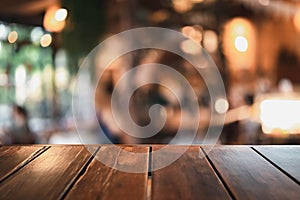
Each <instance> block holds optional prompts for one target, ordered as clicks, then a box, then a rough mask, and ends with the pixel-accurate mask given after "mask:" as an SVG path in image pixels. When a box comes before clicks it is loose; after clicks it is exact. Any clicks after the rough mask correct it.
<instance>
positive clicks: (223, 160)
mask: <svg viewBox="0 0 300 200" xmlns="http://www.w3.org/2000/svg"><path fill="white" fill-rule="evenodd" d="M204 149H206V148H204ZM208 157H209V159H210V160H211V161H212V162H213V164H214V166H215V168H216V169H217V170H218V172H219V173H220V175H221V176H222V178H223V180H224V182H225V183H226V184H227V186H228V188H229V189H230V190H231V192H232V194H233V196H234V197H235V198H237V199H299V197H300V187H299V185H298V184H296V183H295V182H294V181H293V180H291V179H290V178H289V177H287V176H286V175H285V174H283V173H282V172H281V171H280V170H278V169H277V168H275V167H274V166H273V165H272V164H270V163H269V162H268V161H266V160H265V159H264V158H263V157H261V156H260V155H259V154H257V153H256V152H255V151H254V150H252V149H251V148H249V147H245V146H218V147H215V148H213V149H212V150H211V151H210V152H209V154H208Z"/></svg>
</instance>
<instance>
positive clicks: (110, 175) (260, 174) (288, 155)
mask: <svg viewBox="0 0 300 200" xmlns="http://www.w3.org/2000/svg"><path fill="white" fill-rule="evenodd" d="M112 147H113V146H112V145H103V146H93V150H92V151H93V152H94V155H92V154H91V153H90V152H89V151H87V149H86V148H85V146H81V145H53V146H49V145H45V146H42V145H41V146H40V145H33V146H2V147H0V169H1V170H0V199H300V146H215V147H214V148H213V149H212V150H211V151H210V152H209V153H208V150H209V148H208V147H207V146H191V147H189V148H188V149H187V151H186V152H185V153H184V154H183V155H182V156H181V157H180V158H179V159H177V160H176V161H175V162H174V163H172V164H171V165H169V166H167V167H165V168H162V169H159V170H156V171H153V172H149V173H147V171H148V168H149V167H155V166H156V165H158V164H159V163H160V162H162V161H163V160H164V159H166V158H168V157H171V156H173V154H174V152H176V151H177V150H180V148H183V146H173V148H172V149H171V150H167V151H165V152H164V153H163V154H160V155H157V156H155V154H153V152H154V151H156V150H157V149H159V148H161V147H162V146H159V145H133V146H130V145H121V147H122V148H123V149H125V150H126V151H130V152H138V153H140V152H143V153H144V154H143V156H142V157H139V158H135V157H134V156H129V157H126V155H122V153H120V152H119V153H116V152H114V150H113V148H112ZM207 153H208V154H207ZM199 155H200V156H199ZM201 155H202V156H201ZM99 156H102V158H104V159H106V161H108V162H111V163H114V166H118V165H128V166H129V167H133V168H134V167H137V166H138V167H141V168H145V172H144V173H127V172H122V171H119V170H116V169H113V168H110V167H108V166H106V165H104V164H102V163H101V162H99V161H98V159H96V158H97V157H99ZM150 171H151V170H150Z"/></svg>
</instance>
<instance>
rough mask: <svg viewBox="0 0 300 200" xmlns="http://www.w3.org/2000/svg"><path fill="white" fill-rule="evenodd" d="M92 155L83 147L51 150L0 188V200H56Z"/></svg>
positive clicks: (54, 147)
mask: <svg viewBox="0 0 300 200" xmlns="http://www.w3.org/2000/svg"><path fill="white" fill-rule="evenodd" d="M90 157H91V154H90V153H89V152H88V151H87V150H86V149H85V147H84V146H61V145H59V146H53V147H51V148H50V149H48V150H47V151H46V152H44V153H43V154H42V155H40V156H39V157H37V158H36V159H35V160H33V161H32V162H30V163H29V164H27V165H26V166H25V167H24V168H22V169H21V170H19V171H18V172H17V173H15V174H13V175H12V176H11V177H10V178H9V179H7V180H5V181H4V182H2V183H1V185H0V199H57V198H58V197H60V195H61V194H62V193H63V192H64V189H65V188H66V187H67V186H68V184H69V183H70V182H71V181H72V179H73V178H74V177H75V176H76V174H77V173H78V171H79V170H80V169H81V167H82V166H83V165H84V163H86V162H87V161H88V159H89V158H90Z"/></svg>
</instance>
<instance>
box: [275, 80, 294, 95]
mask: <svg viewBox="0 0 300 200" xmlns="http://www.w3.org/2000/svg"><path fill="white" fill-rule="evenodd" d="M278 90H279V92H293V83H292V81H290V80H289V79H286V78H283V79H281V80H280V81H279V83H278Z"/></svg>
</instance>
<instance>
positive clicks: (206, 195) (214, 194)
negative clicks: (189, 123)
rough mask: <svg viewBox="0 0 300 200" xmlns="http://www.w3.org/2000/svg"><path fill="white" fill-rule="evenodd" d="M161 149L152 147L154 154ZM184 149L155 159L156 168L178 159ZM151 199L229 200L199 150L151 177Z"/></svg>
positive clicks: (162, 154) (161, 154)
mask: <svg viewBox="0 0 300 200" xmlns="http://www.w3.org/2000/svg"><path fill="white" fill-rule="evenodd" d="M158 148H161V147H153V150H152V152H154V151H156V150H157V149H158ZM180 148H185V147H183V146H172V148H170V149H168V150H164V151H163V152H162V153H159V154H157V155H156V154H154V153H153V154H152V155H153V167H154V168H156V167H157V165H159V164H160V163H161V162H163V161H165V160H166V159H169V158H171V157H174V156H175V157H176V156H177V153H178V150H179V149H180ZM152 199H154V200H158V199H230V196H229V195H228V193H227V192H226V190H225V188H224V187H223V185H222V183H221V181H220V180H219V179H218V177H217V176H216V174H215V173H214V171H213V169H212V168H211V166H210V165H209V163H208V161H207V160H206V159H205V156H204V155H203V153H202V151H201V150H200V147H190V148H188V149H187V151H186V152H185V153H184V154H183V156H181V157H180V158H179V159H178V160H176V161H175V162H174V163H172V164H171V165H169V166H167V167H165V168H162V169H159V170H157V171H154V172H153V173H152Z"/></svg>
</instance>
